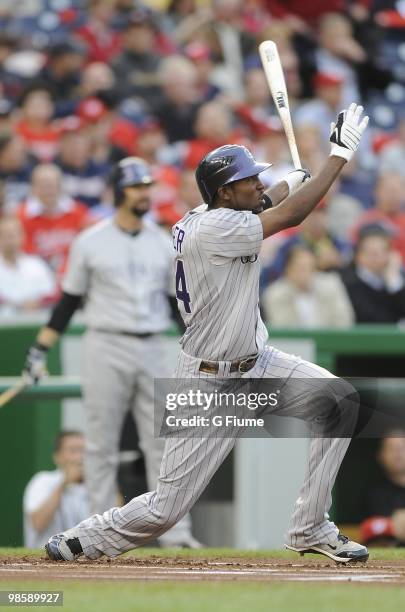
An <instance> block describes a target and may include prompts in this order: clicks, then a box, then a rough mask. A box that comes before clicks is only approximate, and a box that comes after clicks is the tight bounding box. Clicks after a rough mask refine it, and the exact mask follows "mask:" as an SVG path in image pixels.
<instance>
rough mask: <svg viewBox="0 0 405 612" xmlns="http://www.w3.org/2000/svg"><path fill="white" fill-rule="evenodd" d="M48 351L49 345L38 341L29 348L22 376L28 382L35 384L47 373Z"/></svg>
mask: <svg viewBox="0 0 405 612" xmlns="http://www.w3.org/2000/svg"><path fill="white" fill-rule="evenodd" d="M47 352H48V349H47V347H45V346H43V345H42V344H38V343H35V344H33V345H32V346H30V348H29V349H28V351H27V355H26V357H25V363H24V369H23V372H22V376H23V378H24V379H25V380H26V382H27V383H28V384H31V385H35V384H36V383H37V382H39V381H40V380H41V378H43V377H44V376H45V375H46V374H47V370H46V356H47Z"/></svg>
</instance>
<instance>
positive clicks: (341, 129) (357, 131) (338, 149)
mask: <svg viewBox="0 0 405 612" xmlns="http://www.w3.org/2000/svg"><path fill="white" fill-rule="evenodd" d="M363 110H364V109H363V107H362V106H358V105H357V104H354V103H353V104H350V106H349V108H348V109H347V110H343V111H341V112H340V113H339V116H338V118H337V121H336V123H332V124H331V134H330V141H331V143H332V147H331V152H330V154H331V155H337V156H338V157H343V159H345V160H346V161H350V160H351V158H352V156H353V153H354V152H355V151H357V149H358V146H359V144H360V140H361V136H362V134H363V132H364V130H365V129H366V127H367V124H368V117H367V116H365V117H363V119H362V120H361V121H360V118H361V115H362V113H363Z"/></svg>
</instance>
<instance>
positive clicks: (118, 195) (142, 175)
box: [111, 157, 153, 206]
mask: <svg viewBox="0 0 405 612" xmlns="http://www.w3.org/2000/svg"><path fill="white" fill-rule="evenodd" d="M111 183H112V186H113V190H114V203H115V205H116V206H118V205H119V203H120V202H121V200H122V196H123V189H124V187H132V186H134V185H152V183H153V177H152V173H151V170H150V167H149V165H148V164H147V163H146V161H144V160H143V159H141V158H140V157H125V158H124V159H121V161H119V162H118V164H117V165H116V167H115V168H114V170H113V173H112V177H111Z"/></svg>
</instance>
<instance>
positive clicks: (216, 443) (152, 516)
mask: <svg viewBox="0 0 405 612" xmlns="http://www.w3.org/2000/svg"><path fill="white" fill-rule="evenodd" d="M200 361H201V360H199V359H197V358H194V357H191V356H188V355H186V354H185V353H180V356H179V360H178V364H177V370H176V377H177V378H179V379H180V378H182V379H185V378H191V377H194V378H195V377H200V376H201V375H200V373H199V365H200ZM229 370H230V363H229V362H219V371H218V373H217V374H216V375H212V388H213V389H214V388H217V389H218V390H219V391H221V390H222V388H221V383H222V382H226V381H224V379H225V378H226V379H228V381H229V378H241V375H240V374H239V373H235V374H231V373H230V371H229ZM203 376H204V381H206V380H207V375H206V374H204V375H203ZM242 377H243V378H282V379H287V378H294V377H295V378H299V379H314V380H313V384H314V385H316V384H317V383H316V379H318V380H320V379H325V378H329V379H331V378H333V379H335V377H334V376H333V375H332V374H331V373H330V372H328V371H327V370H325V369H323V368H321V367H319V366H317V365H314V364H312V363H309V362H307V361H304V360H302V359H301V358H299V357H295V356H293V355H288V354H286V353H283V352H281V351H278V350H277V349H274V348H271V347H265V349H264V350H263V352H262V353H261V354H260V356H259V358H258V360H257V362H256V364H255V366H254V367H253V368H252V369H251V370H250V371H249V372H248V373H247V374H244V375H242ZM335 380H336V379H335ZM218 383H219V384H218ZM228 385H229V382H228ZM348 386H349V385H348ZM306 409H307V410H308V412H309V413H310V412H311V403H310V402H308V403H307V404H305V405H304V408H303V405H302V404H301V405H300V406H299V407H296V406H294V404H291V405H289V406H288V407H287V409H286V410H287V413H288V414H287V413H286V415H285V416H293V415H294V414H295V412H299V414H300V415H302V412H303V410H306ZM312 410H313V409H312ZM185 414H187V412H185ZM178 416H181V414H178ZM356 418H357V412H356V410H353V411H352V413H351V417H350V419H351V420H352V423H351V424H349V425H350V426H349V430H350V431H351V430H352V429H351V428H354V424H355V421H356ZM200 435H201V434H200ZM235 437H236V436H235ZM235 437H232V438H226V437H222V436H221V437H220V436H219V435H217V436H215V435H214V436H210V437H204V438H201V437H185V438H168V439H167V440H166V445H165V452H164V456H163V459H162V464H161V469H160V476H159V480H158V484H157V488H156V490H155V491H152V492H149V493H145V494H144V495H140V496H139V497H136V498H134V499H132V500H131V501H130V502H129V503H128V504H126V505H125V506H123V507H122V508H111V509H110V510H108V511H107V512H105V513H104V514H102V515H100V514H96V515H94V516H91V517H90V518H89V519H86V520H85V521H83V522H81V523H80V524H79V525H77V526H76V527H74V528H73V529H72V530H69V532H68V533H69V535H70V536H71V537H79V539H80V542H81V545H82V547H83V552H84V554H85V555H86V556H87V557H89V558H92V559H96V558H98V557H100V556H101V555H102V554H105V555H107V556H110V557H114V556H117V555H119V554H121V553H124V552H126V551H128V550H131V549H133V548H136V547H139V546H142V545H144V544H146V543H148V542H149V541H151V540H154V539H155V538H156V537H157V536H159V535H161V534H162V533H164V532H165V531H167V530H168V529H170V527H172V526H173V525H174V524H175V523H176V522H177V521H179V520H180V519H181V518H182V517H183V516H184V515H185V514H186V513H187V512H188V511H189V510H190V508H192V506H193V505H194V504H195V502H196V501H197V499H198V498H199V496H200V495H201V493H202V492H203V491H204V489H205V487H206V486H207V485H208V483H209V481H210V480H211V478H212V476H213V475H214V473H215V472H216V470H217V469H218V468H219V466H220V465H221V463H222V462H223V461H224V459H225V458H226V456H227V455H228V454H229V452H230V451H231V450H232V448H233V446H234V444H235ZM349 443H350V438H349V437H340V438H314V439H312V440H311V444H310V452H309V462H308V469H307V474H306V477H305V479H304V483H303V485H302V487H301V490H300V492H299V497H298V499H297V502H296V504H295V507H294V509H293V513H292V518H291V525H290V529H289V531H288V533H287V534H286V542H287V543H289V544H292V545H294V546H297V547H298V546H308V547H309V546H311V545H315V544H316V543H319V542H327V541H328V540H329V538H330V537H332V536H334V537H335V536H336V533H337V527H336V526H335V525H334V523H332V522H331V521H329V520H328V515H327V513H328V511H329V508H330V506H331V501H332V497H331V491H332V487H333V484H334V481H335V478H336V475H337V472H338V469H339V466H340V464H341V461H342V459H343V457H344V454H345V452H346V450H347V447H348V445H349ZM269 468H270V469H271V466H269ZM263 486H266V484H265V483H263Z"/></svg>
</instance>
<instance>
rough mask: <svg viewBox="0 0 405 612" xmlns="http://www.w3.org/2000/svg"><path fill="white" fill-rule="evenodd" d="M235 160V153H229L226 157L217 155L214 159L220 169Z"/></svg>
mask: <svg viewBox="0 0 405 612" xmlns="http://www.w3.org/2000/svg"><path fill="white" fill-rule="evenodd" d="M234 160H235V156H234V155H228V156H226V157H216V158H215V159H213V160H212V161H213V162H214V163H215V166H216V167H217V168H218V169H219V168H226V167H227V166H230V165H231V164H232V163H233V161H234Z"/></svg>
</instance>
